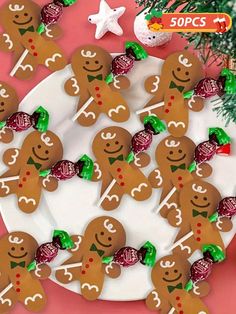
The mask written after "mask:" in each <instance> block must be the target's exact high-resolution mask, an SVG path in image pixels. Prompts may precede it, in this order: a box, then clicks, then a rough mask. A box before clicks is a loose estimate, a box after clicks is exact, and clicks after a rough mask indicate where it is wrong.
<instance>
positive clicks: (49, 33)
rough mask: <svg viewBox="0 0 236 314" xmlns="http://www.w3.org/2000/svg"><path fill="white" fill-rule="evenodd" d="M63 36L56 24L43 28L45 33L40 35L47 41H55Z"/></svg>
mask: <svg viewBox="0 0 236 314" xmlns="http://www.w3.org/2000/svg"><path fill="white" fill-rule="evenodd" d="M62 34H63V31H62V28H61V27H60V26H59V25H58V24H53V25H49V26H46V27H45V32H44V33H43V34H42V36H43V37H44V38H47V39H51V40H54V39H57V38H59V37H61V36H62Z"/></svg>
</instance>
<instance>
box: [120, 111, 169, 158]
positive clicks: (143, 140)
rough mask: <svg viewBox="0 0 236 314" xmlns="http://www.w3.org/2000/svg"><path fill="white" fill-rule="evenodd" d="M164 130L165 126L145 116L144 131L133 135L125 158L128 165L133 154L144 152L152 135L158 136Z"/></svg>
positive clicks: (157, 120) (153, 118)
mask: <svg viewBox="0 0 236 314" xmlns="http://www.w3.org/2000/svg"><path fill="white" fill-rule="evenodd" d="M165 130H166V126H165V124H164V123H163V122H162V121H161V120H159V119H158V118H157V117H155V116H146V117H145V118H144V130H141V131H139V132H137V133H136V134H134V136H133V137H132V141H131V152H130V154H129V155H128V157H127V159H126V160H127V161H128V162H129V163H130V162H131V161H133V160H134V156H135V154H139V153H141V152H143V151H146V150H147V149H148V148H149V147H150V145H151V143H152V140H153V135H157V134H160V133H162V132H164V131H165Z"/></svg>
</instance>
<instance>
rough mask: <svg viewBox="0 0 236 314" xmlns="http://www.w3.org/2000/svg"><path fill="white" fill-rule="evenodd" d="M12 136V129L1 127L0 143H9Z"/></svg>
mask: <svg viewBox="0 0 236 314" xmlns="http://www.w3.org/2000/svg"><path fill="white" fill-rule="evenodd" d="M13 138H14V134H13V131H12V130H10V129H8V128H5V127H3V128H2V129H1V130H0V142H2V143H10V142H11V141H12V140H13Z"/></svg>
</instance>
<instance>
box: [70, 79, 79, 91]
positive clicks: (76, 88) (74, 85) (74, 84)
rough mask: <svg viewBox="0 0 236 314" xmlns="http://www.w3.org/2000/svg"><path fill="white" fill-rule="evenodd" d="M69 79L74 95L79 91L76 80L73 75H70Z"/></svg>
mask: <svg viewBox="0 0 236 314" xmlns="http://www.w3.org/2000/svg"><path fill="white" fill-rule="evenodd" d="M70 80H71V81H72V82H73V84H72V87H73V88H74V89H75V95H77V94H78V93H79V91H80V88H79V85H78V82H77V80H76V78H75V77H72V78H71V79H70Z"/></svg>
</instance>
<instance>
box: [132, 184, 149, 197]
mask: <svg viewBox="0 0 236 314" xmlns="http://www.w3.org/2000/svg"><path fill="white" fill-rule="evenodd" d="M143 187H144V188H147V187H148V185H147V184H146V183H140V184H139V186H138V187H135V188H133V189H132V190H131V196H132V197H134V196H135V193H136V192H138V193H140V192H141V190H142V188H143Z"/></svg>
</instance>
